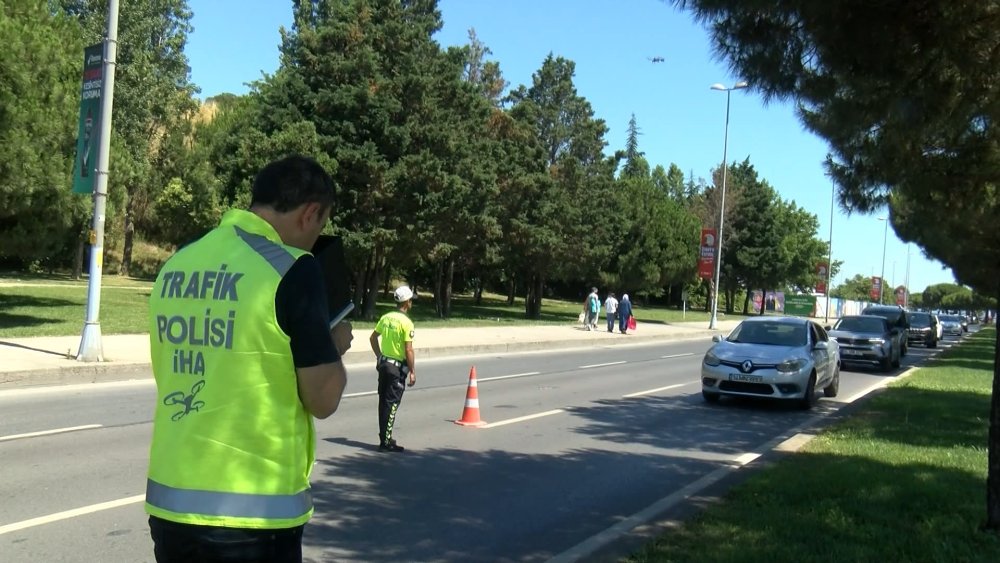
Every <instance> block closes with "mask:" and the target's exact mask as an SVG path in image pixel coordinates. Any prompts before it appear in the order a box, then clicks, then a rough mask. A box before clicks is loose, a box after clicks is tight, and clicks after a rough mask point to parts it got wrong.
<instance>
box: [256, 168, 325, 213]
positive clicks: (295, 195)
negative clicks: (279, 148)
mask: <svg viewBox="0 0 1000 563" xmlns="http://www.w3.org/2000/svg"><path fill="white" fill-rule="evenodd" d="M336 197H337V188H336V186H335V185H334V183H333V178H331V177H330V175H329V174H327V172H326V170H324V169H323V167H322V166H320V164H319V163H318V162H316V161H315V160H313V159H311V158H309V157H306V156H299V155H293V156H287V157H285V158H282V159H281V160H275V161H273V162H271V163H270V164H268V165H267V166H265V167H264V168H262V169H261V171H260V172H258V173H257V177H256V178H254V181H253V189H252V191H251V199H250V206H251V207H252V206H254V205H266V206H268V207H270V208H272V209H274V210H275V211H277V212H279V213H286V212H288V211H291V210H293V209H295V208H296V207H299V206H300V205H303V204H307V203H319V204H320V205H322V206H323V208H324V209H326V208H329V207H332V206H333V202H334V199H335V198H336Z"/></svg>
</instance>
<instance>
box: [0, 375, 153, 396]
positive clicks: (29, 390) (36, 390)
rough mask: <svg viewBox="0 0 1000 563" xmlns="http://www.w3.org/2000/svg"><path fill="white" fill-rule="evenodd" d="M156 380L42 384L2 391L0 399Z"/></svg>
mask: <svg viewBox="0 0 1000 563" xmlns="http://www.w3.org/2000/svg"><path fill="white" fill-rule="evenodd" d="M155 385H156V381H154V380H153V379H152V378H150V379H127V380H125V381H109V382H106V383H73V384H70V385H40V386H37V387H19V388H16V389H6V390H3V391H0V399H2V398H4V397H17V396H21V395H48V394H52V393H72V392H74V391H93V390H96V389H101V390H105V389H114V388H117V387H154V386H155Z"/></svg>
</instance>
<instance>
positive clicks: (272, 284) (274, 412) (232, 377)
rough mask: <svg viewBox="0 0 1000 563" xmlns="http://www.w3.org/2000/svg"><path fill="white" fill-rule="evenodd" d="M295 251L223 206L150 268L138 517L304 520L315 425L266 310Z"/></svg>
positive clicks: (283, 338)
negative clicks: (212, 220) (149, 392)
mask: <svg viewBox="0 0 1000 563" xmlns="http://www.w3.org/2000/svg"><path fill="white" fill-rule="evenodd" d="M303 254H304V251H302V250H299V249H296V248H292V247H289V246H286V245H284V244H282V242H281V238H280V237H279V236H278V233H277V232H276V231H275V230H274V228H273V227H271V225H270V224H269V223H267V222H266V221H264V220H263V219H261V218H260V217H258V216H257V215H255V214H253V213H251V212H249V211H241V210H233V211H229V212H228V213H226V215H225V216H224V217H223V218H222V222H221V223H220V225H219V226H218V227H217V228H216V229H214V230H212V231H211V232H210V233H208V234H207V235H205V236H204V237H202V238H201V239H200V240H198V241H196V242H194V243H192V244H191V245H189V246H187V247H185V248H183V249H181V250H180V251H179V252H177V254H175V255H174V256H173V257H171V258H170V259H169V260H168V261H167V263H166V264H164V266H163V268H162V269H161V270H160V273H159V275H158V276H157V278H156V284H155V285H154V286H153V290H152V294H151V295H150V299H149V308H150V335H149V336H150V348H151V356H152V366H153V375H154V377H155V378H156V389H157V401H156V412H155V416H154V419H153V441H152V445H151V447H150V459H149V477H148V479H147V484H146V511H147V512H148V513H149V514H151V515H154V516H157V517H159V518H163V519H165V520H170V521H173V522H181V523H186V524H197V525H209V526H224V527H231V528H268V529H275V528H289V527H293V526H298V525H301V524H304V523H305V522H306V521H308V520H309V517H310V516H311V515H312V511H313V507H312V497H311V496H310V492H309V473H310V472H311V470H312V465H313V461H314V458H315V430H314V428H313V420H312V417H311V416H310V415H309V413H308V412H307V411H306V410H305V407H304V406H303V405H302V402H301V401H300V400H299V395H298V386H297V382H296V375H295V366H294V363H293V361H292V354H291V348H290V346H289V337H288V336H287V335H286V334H285V333H284V331H282V330H281V328H280V327H279V326H278V322H277V320H276V316H275V307H274V298H275V294H276V292H277V288H278V283H279V282H280V281H281V279H282V277H283V276H284V275H285V274H286V273H287V272H288V270H289V269H290V268H291V267H292V265H293V264H294V263H295V261H296V260H297V259H298V258H299V257H300V256H302V255H303Z"/></svg>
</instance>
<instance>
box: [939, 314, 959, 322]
mask: <svg viewBox="0 0 1000 563" xmlns="http://www.w3.org/2000/svg"><path fill="white" fill-rule="evenodd" d="M938 318H939V319H941V322H949V323H960V322H962V320H961V319H959V318H958V317H957V316H955V315H941V316H940V317H938Z"/></svg>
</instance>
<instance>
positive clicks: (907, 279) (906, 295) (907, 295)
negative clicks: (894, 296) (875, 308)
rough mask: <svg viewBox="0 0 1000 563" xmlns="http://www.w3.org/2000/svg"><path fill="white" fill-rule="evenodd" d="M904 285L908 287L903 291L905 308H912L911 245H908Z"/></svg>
mask: <svg viewBox="0 0 1000 563" xmlns="http://www.w3.org/2000/svg"><path fill="white" fill-rule="evenodd" d="M904 279H905V281H904V282H903V286H904V287H906V292H905V293H903V308H904V309H909V308H910V245H909V243H907V245H906V277H905V278H904Z"/></svg>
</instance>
